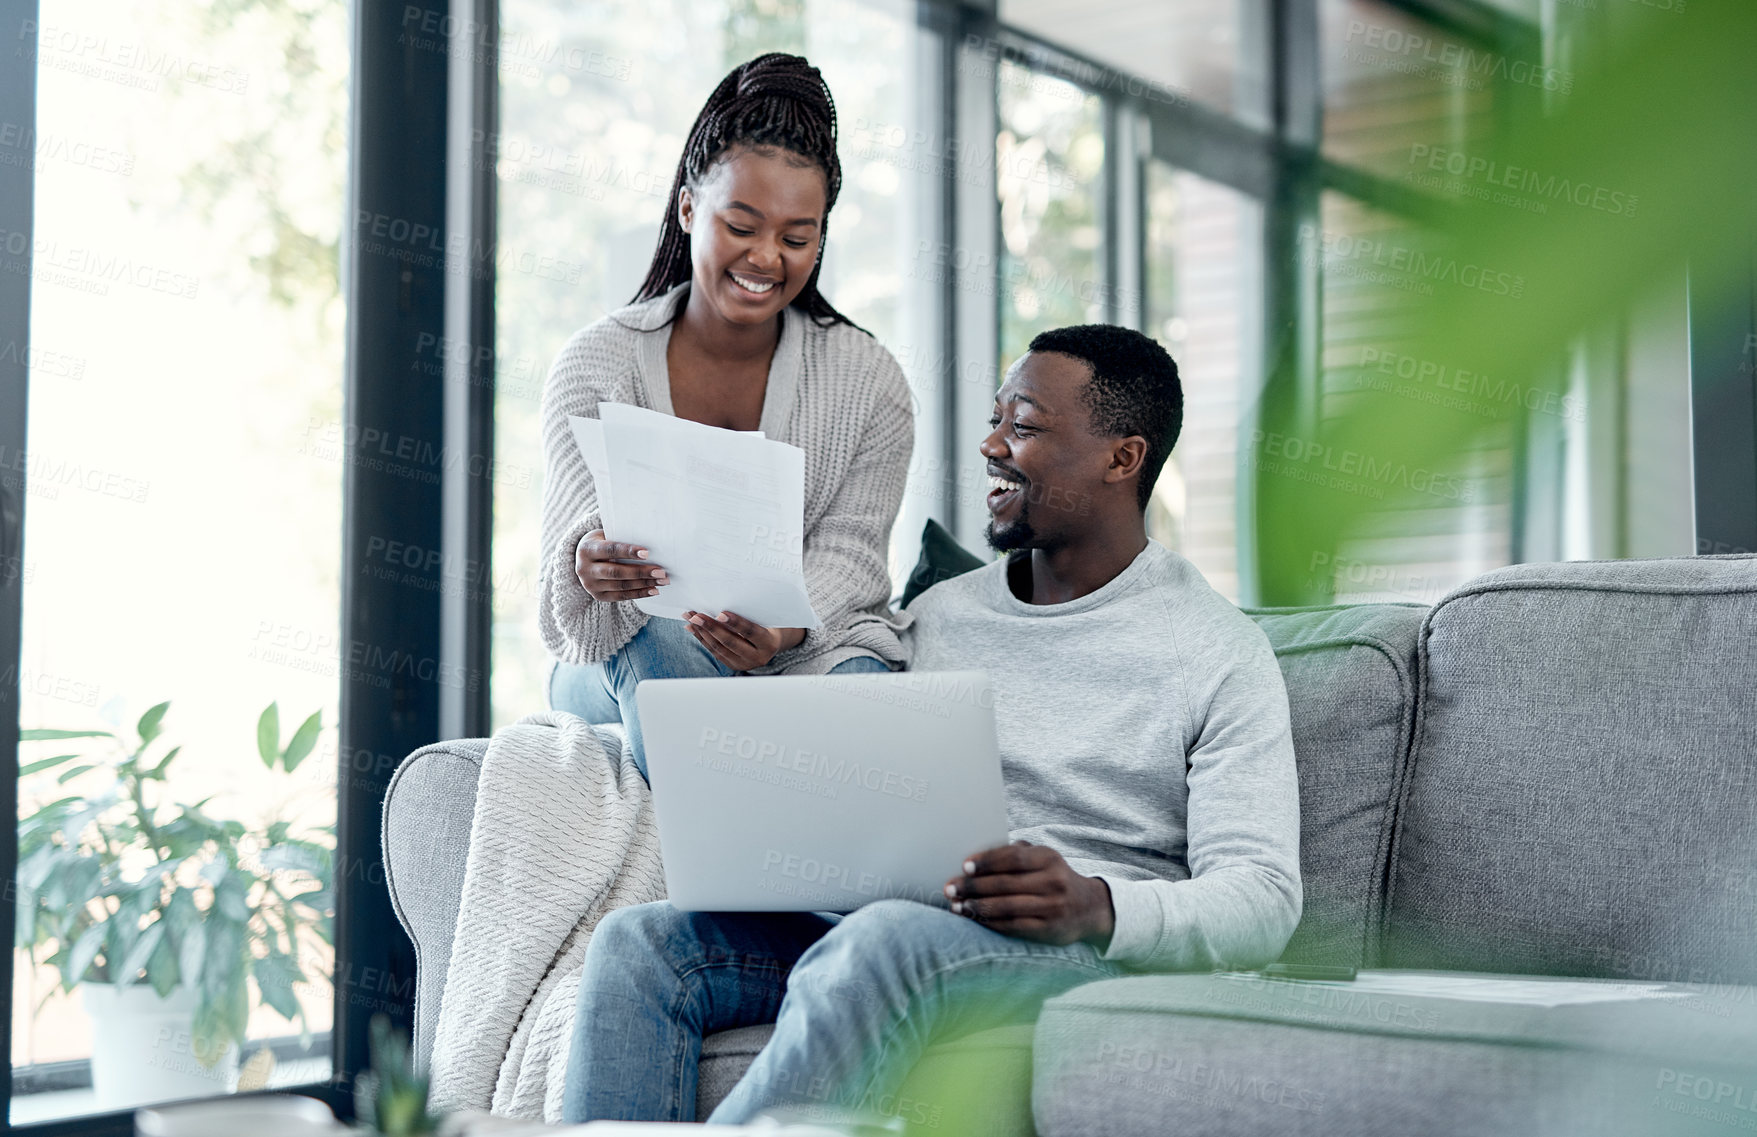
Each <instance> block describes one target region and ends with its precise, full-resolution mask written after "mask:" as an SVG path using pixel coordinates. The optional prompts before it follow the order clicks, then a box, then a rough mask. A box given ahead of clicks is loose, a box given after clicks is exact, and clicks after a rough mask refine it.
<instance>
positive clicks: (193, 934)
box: [177, 924, 207, 982]
mask: <svg viewBox="0 0 1757 1137" xmlns="http://www.w3.org/2000/svg"><path fill="white" fill-rule="evenodd" d="M205 962H207V928H206V927H205V926H203V925H201V924H192V925H190V927H189V929H188V931H186V932H184V933H183V945H182V947H181V948H180V949H179V950H178V952H177V964H178V966H179V968H180V969H181V970H182V972H183V974H185V975H187V976H189V978H190V980H191V982H193V981H194V980H195V979H196V977H197V976H199V975H200V974H201V968H202V965H203V964H204V963H205Z"/></svg>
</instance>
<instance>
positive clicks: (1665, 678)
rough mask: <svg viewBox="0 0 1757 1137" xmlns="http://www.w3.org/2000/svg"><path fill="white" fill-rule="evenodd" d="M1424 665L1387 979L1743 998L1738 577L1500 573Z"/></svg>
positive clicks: (1748, 866)
mask: <svg viewBox="0 0 1757 1137" xmlns="http://www.w3.org/2000/svg"><path fill="white" fill-rule="evenodd" d="M1421 661H1422V667H1421V675H1422V694H1421V708H1422V709H1421V715H1420V721H1419V723H1418V725H1417V733H1416V741H1415V745H1414V749H1413V755H1412V762H1411V778H1410V787H1409V791H1408V796H1407V801H1406V805H1405V807H1404V811H1403V816H1402V818H1401V820H1400V822H1399V825H1398V835H1397V844H1396V849H1395V850H1394V853H1393V869H1392V882H1391V896H1390V907H1389V920H1390V923H1389V926H1388V928H1387V957H1386V962H1387V963H1388V964H1389V965H1391V966H1398V967H1442V968H1468V969H1477V970H1500V971H1517V972H1537V973H1551V974H1567V975H1582V976H1626V977H1637V978H1654V979H1676V980H1690V981H1704V982H1715V983H1739V984H1742V983H1751V982H1757V902H1754V899H1753V898H1754V895H1757V557H1753V556H1737V557H1692V558H1680V559H1670V560H1656V561H1609V562H1582V563H1570V564H1547V565H1521V566H1514V567H1512V568H1506V569H1500V570H1497V571H1495V572H1491V573H1488V574H1486V575H1484V576H1482V577H1479V578H1477V579H1476V580H1475V581H1473V582H1472V583H1470V584H1468V585H1466V586H1464V587H1463V588H1460V589H1459V590H1457V591H1456V592H1453V593H1451V594H1450V595H1448V596H1447V597H1445V598H1444V599H1442V600H1441V601H1440V602H1439V603H1438V604H1437V605H1436V606H1435V607H1434V609H1433V611H1432V612H1431V613H1430V614H1429V616H1428V619H1427V623H1426V625H1425V626H1424V628H1423V632H1422V643H1421Z"/></svg>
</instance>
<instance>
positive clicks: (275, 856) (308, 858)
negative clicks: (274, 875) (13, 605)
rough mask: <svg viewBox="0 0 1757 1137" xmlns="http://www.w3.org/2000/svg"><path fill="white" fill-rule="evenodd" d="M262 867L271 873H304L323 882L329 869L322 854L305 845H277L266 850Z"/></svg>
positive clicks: (263, 854)
mask: <svg viewBox="0 0 1757 1137" xmlns="http://www.w3.org/2000/svg"><path fill="white" fill-rule="evenodd" d="M262 867H263V868H265V869H268V870H270V871H271V872H302V873H306V874H308V875H310V876H314V877H317V878H318V879H319V880H322V879H323V877H324V874H325V870H326V869H327V868H328V867H329V866H328V865H327V864H326V862H325V858H324V857H323V856H322V854H320V853H318V852H317V851H315V850H313V849H309V848H306V847H305V846H303V845H294V844H286V845H275V846H273V847H271V848H268V849H264V850H263V853H262Z"/></svg>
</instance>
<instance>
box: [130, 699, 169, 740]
mask: <svg viewBox="0 0 1757 1137" xmlns="http://www.w3.org/2000/svg"><path fill="white" fill-rule="evenodd" d="M170 709H171V704H170V703H169V702H163V703H160V704H159V705H158V706H156V707H153V708H151V709H150V710H148V711H147V712H146V714H144V715H141V716H140V722H139V723H137V724H135V727H134V729H135V730H137V731H139V732H140V745H141V748H142V749H145V747H146V744H147V743H149V742H151V741H152V740H153V739H155V738H157V737H158V736H159V724H160V723H162V722H163V721H164V719H165V712H166V711H168V710H170Z"/></svg>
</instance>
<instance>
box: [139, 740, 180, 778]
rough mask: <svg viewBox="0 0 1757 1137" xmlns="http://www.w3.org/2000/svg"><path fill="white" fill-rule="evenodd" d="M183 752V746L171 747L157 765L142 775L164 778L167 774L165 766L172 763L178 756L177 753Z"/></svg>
mask: <svg viewBox="0 0 1757 1137" xmlns="http://www.w3.org/2000/svg"><path fill="white" fill-rule="evenodd" d="M181 753H183V748H182V747H181V746H173V747H171V750H170V752H169V753H168V754H166V755H165V756H164V757H163V758H162V759H160V760H159V764H158V765H157V766H154V767H153V768H152V769H150V770H148V771H147V772H146V773H145V774H142V775H141V776H142V777H145V778H163V777H164V776H165V767H166V766H169V765H170V764H171V759H173V758H175V757H177V755H179V754H181Z"/></svg>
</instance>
